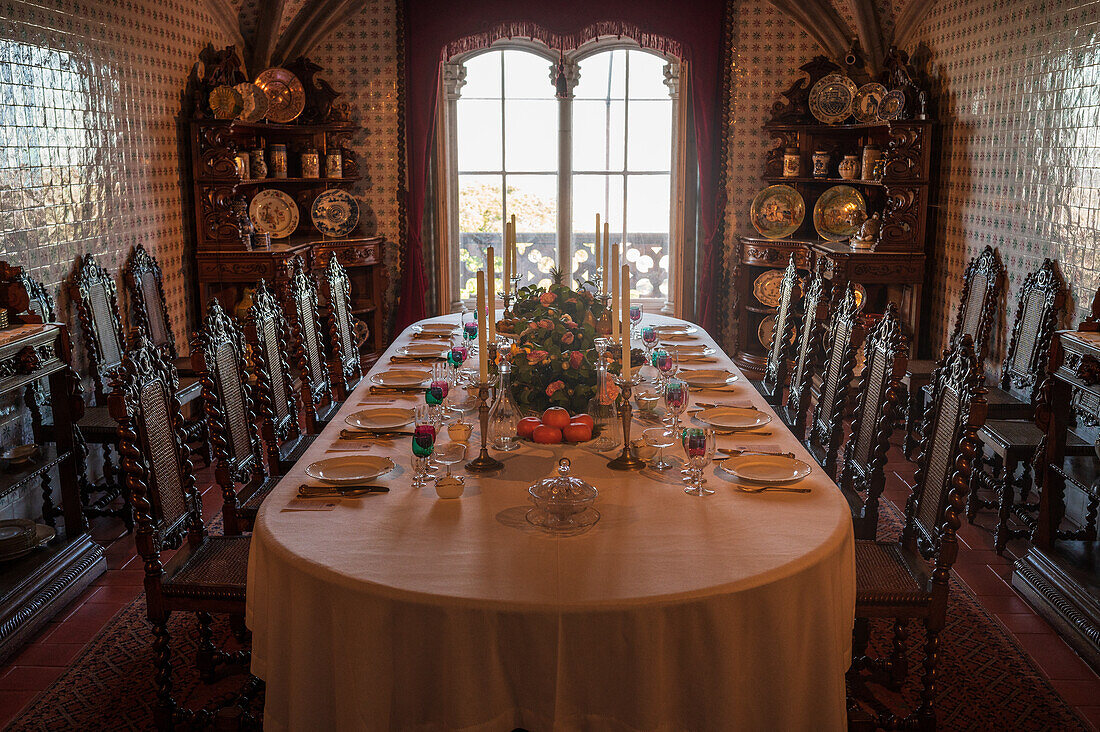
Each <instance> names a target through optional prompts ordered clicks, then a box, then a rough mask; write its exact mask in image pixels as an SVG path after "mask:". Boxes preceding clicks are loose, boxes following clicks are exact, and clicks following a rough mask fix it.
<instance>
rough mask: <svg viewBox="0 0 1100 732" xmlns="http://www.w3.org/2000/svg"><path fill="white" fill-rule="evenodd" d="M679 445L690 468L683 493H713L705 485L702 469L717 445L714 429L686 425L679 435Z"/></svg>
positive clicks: (697, 494)
mask: <svg viewBox="0 0 1100 732" xmlns="http://www.w3.org/2000/svg"><path fill="white" fill-rule="evenodd" d="M680 445H681V446H682V447H683V448H684V456H685V457H686V458H687V464H688V468H689V470H690V476H689V479H688V486H687V487H686V488H684V493H687V494H688V495H690V496H709V495H710V494H712V493H714V491H713V490H711V489H709V488H707V487H706V482H707V481H706V479H705V478H704V477H703V470H704V469H705V468H706V467H707V465H709V464H710V461H711V459H712V458H713V457H714V452H715V449H716V446H717V441H716V439H715V436H714V430H712V429H710V428H709V427H707V428H701V427H688V428H686V429H685V430H684V431H683V433H682V435H681V437H680Z"/></svg>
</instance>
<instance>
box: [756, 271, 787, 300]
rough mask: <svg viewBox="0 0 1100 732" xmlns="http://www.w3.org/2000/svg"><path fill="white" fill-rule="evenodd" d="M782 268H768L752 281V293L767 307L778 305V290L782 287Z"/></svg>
mask: <svg viewBox="0 0 1100 732" xmlns="http://www.w3.org/2000/svg"><path fill="white" fill-rule="evenodd" d="M783 273H784V270H782V269H769V270H768V271H767V272H764V273H763V274H761V275H760V276H759V277H757V278H756V280H755V281H754V282H753V283H752V294H754V295H756V299H757V300H759V301H760V302H761V303H763V304H764V305H766V306H768V307H769V308H777V307H779V298H780V291H781V290H782V289H783Z"/></svg>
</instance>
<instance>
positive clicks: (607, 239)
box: [596, 221, 614, 309]
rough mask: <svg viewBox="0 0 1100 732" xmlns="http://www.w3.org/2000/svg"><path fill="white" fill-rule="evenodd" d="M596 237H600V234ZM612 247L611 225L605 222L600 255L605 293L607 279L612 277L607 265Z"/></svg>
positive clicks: (605, 291)
mask: <svg viewBox="0 0 1100 732" xmlns="http://www.w3.org/2000/svg"><path fill="white" fill-rule="evenodd" d="M596 238H599V237H598V236H597V237H596ZM610 247H611V227H610V226H608V225H607V222H606V221H605V222H603V254H602V255H601V256H600V261H601V262H603V294H605V295H606V294H607V281H608V280H609V279H611V270H610V268H609V267H608V266H607V263H608V259H609V257H610V252H609V251H608V249H609V248H610ZM612 309H614V302H612Z"/></svg>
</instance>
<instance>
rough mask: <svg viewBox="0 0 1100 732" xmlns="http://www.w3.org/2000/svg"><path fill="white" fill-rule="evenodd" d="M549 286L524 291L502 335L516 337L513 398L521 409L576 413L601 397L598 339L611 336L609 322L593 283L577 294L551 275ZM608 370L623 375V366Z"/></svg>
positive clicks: (502, 326)
mask: <svg viewBox="0 0 1100 732" xmlns="http://www.w3.org/2000/svg"><path fill="white" fill-rule="evenodd" d="M552 274H553V276H554V281H553V283H552V284H551V285H550V286H549V287H548V288H545V289H543V288H540V287H535V286H528V287H524V288H521V289H520V290H519V292H518V294H517V296H516V301H515V302H514V303H513V305H512V310H511V313H510V316H509V317H506V318H505V319H504V320H502V321H500V323H499V325H498V326H497V332H498V333H500V334H501V335H504V336H507V337H511V338H514V339H515V340H514V342H513V344H512V347H511V353H510V359H509V360H510V361H511V363H512V396H513V397H514V398H515V400H516V402H517V403H518V404H519V406H520V408H521V409H523V410H525V411H528V412H541V411H542V410H544V409H546V408H548V407H564V408H565V409H568V410H569V411H570V413H572V414H577V413H579V412H583V411H585V410H586V409H587V408H588V403H589V401H591V399H592V397H594V396H595V395H596V367H595V355H596V352H595V350H594V348H595V344H594V341H595V339H596V338H597V337H600V336H606V335H608V334H609V332H610V320H609V317H608V314H607V310H606V308H605V307H604V305H603V303H602V302H601V301H600V300H599V298H597V297H596V296H595V294H594V288H592V287H591V284H590V283H586V284H585V285H582V286H581V287H580V289H577V290H572V289H570V288H568V287H566V286H565V285H563V284H561V274H560V273H558V272H553V273H552ZM608 368H609V370H610V371H611V372H613V373H618V372H619V364H618V363H612V364H610V365H609V367H608Z"/></svg>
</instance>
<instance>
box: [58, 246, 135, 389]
mask: <svg viewBox="0 0 1100 732" xmlns="http://www.w3.org/2000/svg"><path fill="white" fill-rule="evenodd" d="M71 295H72V299H73V301H74V302H75V303H76V310H77V315H78V317H79V318H80V329H81V331H82V332H83V335H84V348H85V350H87V352H88V361H89V363H90V364H91V368H92V381H93V383H94V384H95V396H96V403H97V404H100V405H102V404H103V401H104V399H106V396H107V388H108V386H109V384H110V382H111V379H112V378H113V376H114V373H115V371H117V370H118V368H119V367H120V366H121V365H122V359H123V357H124V356H125V354H126V341H125V339H124V337H123V335H122V324H121V323H120V322H119V318H118V294H117V292H116V289H115V281H114V278H113V277H111V274H110V273H109V272H108V271H107V270H105V269H104V268H103V267H100V266H99V265H98V264H96V261H95V257H93V256H92V255H91V254H85V255H84V256H83V257H81V259H80V264H79V266H78V268H77V271H76V277H75V278H74V280H73V283H72V286H71Z"/></svg>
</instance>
